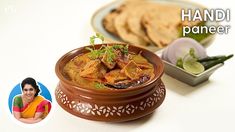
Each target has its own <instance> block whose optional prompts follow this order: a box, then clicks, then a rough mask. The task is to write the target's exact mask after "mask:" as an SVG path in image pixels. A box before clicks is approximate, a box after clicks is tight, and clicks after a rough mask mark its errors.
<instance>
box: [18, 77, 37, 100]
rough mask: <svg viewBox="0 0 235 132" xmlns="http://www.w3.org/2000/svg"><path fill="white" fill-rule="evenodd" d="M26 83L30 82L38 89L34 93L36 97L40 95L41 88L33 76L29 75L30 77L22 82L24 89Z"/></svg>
mask: <svg viewBox="0 0 235 132" xmlns="http://www.w3.org/2000/svg"><path fill="white" fill-rule="evenodd" d="M25 84H30V85H31V86H32V87H33V88H34V89H35V90H36V93H35V95H34V97H36V96H38V93H39V92H40V89H39V87H38V85H37V82H36V81H35V80H34V79H33V78H31V77H28V78H25V79H24V80H23V81H22V82H21V88H22V90H23V89H24V86H25Z"/></svg>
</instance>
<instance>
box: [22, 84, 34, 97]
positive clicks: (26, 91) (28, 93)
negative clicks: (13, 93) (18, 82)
mask: <svg viewBox="0 0 235 132" xmlns="http://www.w3.org/2000/svg"><path fill="white" fill-rule="evenodd" d="M35 93H36V89H35V88H34V87H33V86H32V85H30V84H25V85H24V88H23V95H24V97H25V98H26V99H28V100H32V99H33V98H34V95H35Z"/></svg>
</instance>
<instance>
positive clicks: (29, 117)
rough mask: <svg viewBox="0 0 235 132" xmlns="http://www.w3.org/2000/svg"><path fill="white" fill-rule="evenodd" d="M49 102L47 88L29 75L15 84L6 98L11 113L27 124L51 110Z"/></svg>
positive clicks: (37, 120)
mask: <svg viewBox="0 0 235 132" xmlns="http://www.w3.org/2000/svg"><path fill="white" fill-rule="evenodd" d="M51 102H52V98H51V94H50V92H49V91H48V89H47V88H46V87H45V86H44V85H43V84H42V83H39V82H36V80H34V79H33V78H31V77H28V78H25V79H24V80H23V81H22V82H21V83H19V84H17V85H16V86H15V87H14V88H13V90H12V91H11V93H10V96H9V99H8V105H9V109H10V112H11V113H12V115H13V116H14V117H15V118H16V119H17V120H19V121H21V122H23V123H27V124H32V123H37V122H40V121H41V120H43V119H44V118H46V116H47V115H48V114H49V112H50V110H51Z"/></svg>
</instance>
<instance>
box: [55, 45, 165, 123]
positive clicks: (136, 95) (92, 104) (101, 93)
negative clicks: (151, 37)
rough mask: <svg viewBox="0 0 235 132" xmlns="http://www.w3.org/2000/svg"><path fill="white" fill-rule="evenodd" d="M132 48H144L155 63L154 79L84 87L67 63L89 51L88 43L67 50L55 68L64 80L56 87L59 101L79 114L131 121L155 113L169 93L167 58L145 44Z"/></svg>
mask: <svg viewBox="0 0 235 132" xmlns="http://www.w3.org/2000/svg"><path fill="white" fill-rule="evenodd" d="M105 45H106V44H105ZM109 45H110V44H109ZM111 45H112V44H111ZM100 46H101V45H96V46H95V47H96V48H99V47H100ZM129 51H131V52H134V53H139V52H140V51H142V53H141V54H142V56H143V57H145V58H146V59H148V61H149V62H150V63H152V64H153V66H154V74H155V76H154V78H153V79H152V80H150V81H148V82H146V83H143V84H141V85H138V86H134V87H131V88H126V89H112V90H99V89H95V88H94V89H92V88H91V89H87V88H83V87H80V86H78V85H76V84H74V83H73V82H72V81H70V80H69V79H67V78H66V77H65V76H64V74H63V68H64V66H65V65H66V63H68V62H69V61H70V60H71V59H73V58H74V57H75V56H77V55H80V54H83V53H86V52H88V50H86V49H85V47H82V48H78V49H75V50H72V51H70V52H68V53H66V54H65V55H64V56H62V57H61V58H60V59H59V60H58V62H57V64H56V68H55V71H56V75H57V76H58V78H59V80H60V82H59V84H58V86H57V88H56V90H55V97H56V100H57V102H58V104H59V105H60V106H61V107H62V108H63V109H64V110H65V111H67V112H69V113H71V114H73V115H75V116H78V117H81V118H85V119H89V120H97V121H106V122H123V121H129V120H134V119H138V118H140V117H143V116H146V115H148V114H150V113H152V112H153V111H154V110H155V109H156V108H157V107H159V106H160V105H161V104H162V102H163V100H164V98H165V94H166V90H165V86H164V84H163V82H162V81H161V76H162V74H163V70H164V66H163V62H162V61H161V59H160V58H159V57H158V56H157V55H156V54H154V53H152V52H150V51H148V50H146V49H143V48H139V47H136V46H132V45H129Z"/></svg>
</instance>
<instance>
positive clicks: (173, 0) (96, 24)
mask: <svg viewBox="0 0 235 132" xmlns="http://www.w3.org/2000/svg"><path fill="white" fill-rule="evenodd" d="M148 1H149V2H154V3H160V4H168V5H169V4H174V5H178V6H180V7H182V8H190V9H195V8H200V9H201V8H205V7H204V6H202V5H199V4H196V3H192V2H189V1H178V0H148ZM123 2H124V0H117V1H114V2H112V3H110V4H108V5H105V6H104V7H102V8H100V9H99V10H97V11H96V12H95V13H94V15H93V16H92V19H91V25H92V27H93V29H94V31H95V32H98V33H101V34H102V35H103V36H104V37H105V38H106V40H108V41H110V42H123V41H122V40H121V39H120V38H119V37H116V36H114V35H112V34H110V33H109V32H107V31H106V30H105V29H104V27H103V25H102V20H103V18H104V17H105V16H106V15H107V14H108V13H110V11H111V10H113V9H116V8H117V7H119V6H120V5H121V4H122V3H123ZM207 25H217V24H216V23H212V22H207ZM214 36H215V35H210V36H208V37H207V38H206V39H203V40H202V41H201V42H200V43H201V44H202V45H203V46H204V47H207V46H208V45H209V44H210V43H211V42H212V41H213V38H214ZM147 49H149V50H151V51H158V50H160V48H158V47H156V46H153V45H152V46H147Z"/></svg>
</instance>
